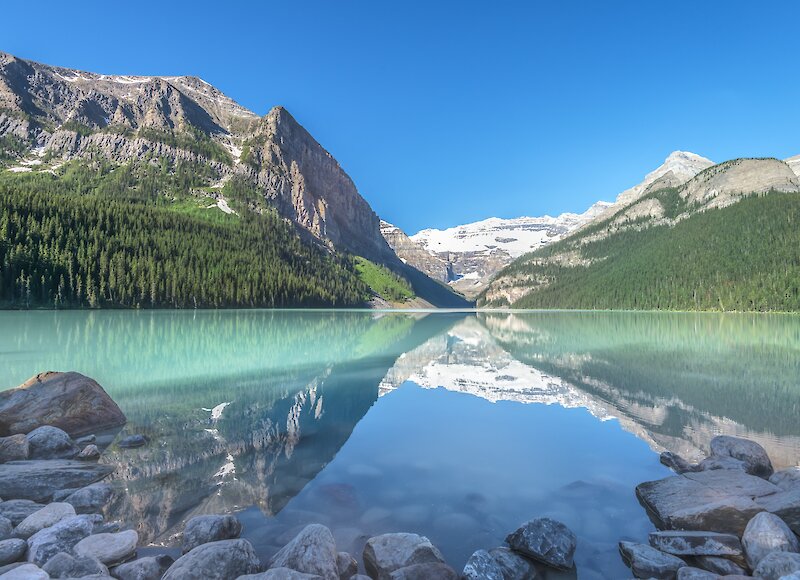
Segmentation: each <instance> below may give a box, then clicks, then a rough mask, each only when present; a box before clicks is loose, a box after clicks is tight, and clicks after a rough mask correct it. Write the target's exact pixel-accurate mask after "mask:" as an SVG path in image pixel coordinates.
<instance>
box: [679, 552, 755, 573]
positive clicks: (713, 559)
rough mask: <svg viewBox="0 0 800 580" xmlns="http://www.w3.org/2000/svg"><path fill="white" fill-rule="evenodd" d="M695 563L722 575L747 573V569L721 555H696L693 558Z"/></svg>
mask: <svg viewBox="0 0 800 580" xmlns="http://www.w3.org/2000/svg"><path fill="white" fill-rule="evenodd" d="M692 560H693V562H694V564H695V565H696V566H698V567H700V568H703V569H704V570H708V571H709V572H714V574H719V575H720V576H740V575H744V574H747V570H745V569H744V568H742V567H741V566H739V565H738V564H736V563H735V562H731V561H730V560H728V559H727V558H720V557H719V556H696V557H694V558H692Z"/></svg>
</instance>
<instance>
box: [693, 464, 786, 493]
mask: <svg viewBox="0 0 800 580" xmlns="http://www.w3.org/2000/svg"><path fill="white" fill-rule="evenodd" d="M683 477H686V478H687V479H691V480H692V481H696V482H698V483H701V484H703V485H705V486H707V487H710V488H711V489H713V490H714V491H716V492H717V493H721V494H724V495H733V496H746V497H749V498H757V497H764V496H767V495H771V494H774V493H778V492H779V491H780V488H779V487H778V486H777V485H774V484H772V483H770V482H769V481H766V480H765V479H762V478H760V477H756V476H754V475H749V474H747V473H745V472H743V471H741V470H712V471H700V472H698V473H685V474H684V475H683Z"/></svg>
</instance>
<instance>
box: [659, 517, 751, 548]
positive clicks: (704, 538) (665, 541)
mask: <svg viewBox="0 0 800 580" xmlns="http://www.w3.org/2000/svg"><path fill="white" fill-rule="evenodd" d="M756 517H758V516H756ZM649 539H650V545H651V546H652V547H654V548H655V549H656V550H661V551H662V552H666V553H668V554H672V555H674V556H741V555H742V543H741V542H740V541H739V538H738V537H736V536H734V535H733V534H718V533H717V532H698V531H695V532H692V531H667V532H652V533H651V534H650V538H649Z"/></svg>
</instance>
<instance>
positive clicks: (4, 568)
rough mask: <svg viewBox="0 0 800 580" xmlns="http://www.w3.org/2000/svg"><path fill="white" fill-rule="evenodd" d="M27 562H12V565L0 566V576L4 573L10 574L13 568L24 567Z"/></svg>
mask: <svg viewBox="0 0 800 580" xmlns="http://www.w3.org/2000/svg"><path fill="white" fill-rule="evenodd" d="M26 564H27V562H14V563H13V564H6V565H5V566H0V576H2V575H3V574H5V573H6V572H11V570H13V569H14V568H19V567H20V566H25V565H26Z"/></svg>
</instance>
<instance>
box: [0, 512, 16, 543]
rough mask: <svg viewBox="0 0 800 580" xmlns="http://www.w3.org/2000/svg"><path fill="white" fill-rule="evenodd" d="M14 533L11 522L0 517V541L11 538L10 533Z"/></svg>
mask: <svg viewBox="0 0 800 580" xmlns="http://www.w3.org/2000/svg"><path fill="white" fill-rule="evenodd" d="M13 531H14V524H12V523H11V520H10V519H8V518H6V517H4V516H0V540H7V539H8V538H10V537H11V532H13Z"/></svg>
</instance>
